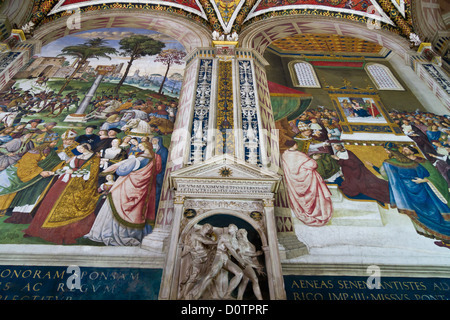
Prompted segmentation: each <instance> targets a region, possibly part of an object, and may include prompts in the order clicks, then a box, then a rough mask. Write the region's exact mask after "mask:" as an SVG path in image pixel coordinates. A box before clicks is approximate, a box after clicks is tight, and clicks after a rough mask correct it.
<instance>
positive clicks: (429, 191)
mask: <svg viewBox="0 0 450 320" xmlns="http://www.w3.org/2000/svg"><path fill="white" fill-rule="evenodd" d="M385 149H386V150H387V152H388V153H389V155H390V158H389V159H387V160H385V161H384V162H383V171H384V175H385V176H386V177H387V179H388V181H389V193H390V205H391V207H393V208H397V210H398V211H399V212H401V213H404V214H406V215H408V216H409V217H410V218H411V219H412V220H413V221H414V223H416V224H417V225H418V226H420V227H421V229H423V230H424V231H426V233H427V235H428V236H431V237H434V238H436V239H439V240H441V244H442V245H445V246H448V247H449V248H450V207H449V204H448V203H447V201H446V199H445V198H444V197H443V196H442V195H440V193H439V191H438V190H437V188H435V187H434V186H433V184H432V183H431V182H430V181H429V180H428V179H427V177H428V176H429V175H430V173H429V172H428V171H427V170H426V169H425V168H424V167H423V166H422V165H421V164H419V163H417V162H415V161H412V160H409V159H408V158H406V157H404V156H403V155H401V154H400V152H399V151H398V148H397V146H396V145H394V144H392V143H387V144H386V145H385ZM436 244H438V243H436Z"/></svg>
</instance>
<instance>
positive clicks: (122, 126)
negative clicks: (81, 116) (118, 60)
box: [0, 89, 177, 246]
mask: <svg viewBox="0 0 450 320" xmlns="http://www.w3.org/2000/svg"><path fill="white" fill-rule="evenodd" d="M70 97H71V96H70V95H69V96H68V97H66V98H67V99H68V102H67V103H68V105H67V106H64V108H74V107H75V108H76V104H77V103H78V101H77V100H76V99H69V98H70ZM155 101H156V103H155ZM65 102H66V101H65V98H64V97H63V98H62V99H61V97H55V100H54V101H51V98H50V100H45V98H44V95H43V94H42V93H36V94H33V93H30V92H22V91H20V90H15V89H11V90H9V91H7V92H4V93H3V94H2V95H1V96H0V105H1V106H2V108H3V112H2V113H1V116H0V117H2V119H0V121H1V129H0V213H1V215H2V216H4V217H5V216H6V217H5V219H4V223H14V224H24V225H28V227H27V228H26V229H24V230H23V232H24V237H38V238H41V239H44V240H46V241H49V242H51V243H56V244H75V243H77V242H79V239H89V240H91V241H95V242H97V243H100V244H104V245H123V246H132V245H139V244H140V243H141V241H142V239H143V237H145V236H146V235H147V234H149V233H151V231H152V227H153V226H154V223H155V218H156V212H157V208H158V206H159V198H160V193H161V188H162V183H163V180H164V173H165V165H166V161H167V156H168V149H167V148H166V146H164V144H163V138H164V136H166V135H170V133H171V132H172V129H173V124H174V121H175V115H176V107H177V102H176V101H175V100H174V99H171V100H167V101H164V102H162V100H161V101H158V100H157V99H152V98H149V99H147V100H139V99H136V98H131V97H127V98H125V99H123V100H122V98H120V97H118V96H109V95H100V96H98V97H97V98H96V99H94V100H93V101H92V110H91V111H90V113H89V114H88V119H90V121H89V122H87V123H86V124H85V125H84V126H83V127H80V125H78V126H77V127H76V128H73V127H70V126H69V125H68V123H64V122H62V121H61V122H57V121H52V120H51V119H52V118H51V112H52V111H53V109H52V108H53V107H55V108H58V109H60V108H61V105H63V104H64V103H65ZM45 110H49V112H50V114H45ZM55 110H56V109H55ZM36 116H39V118H37V117H36ZM49 116H50V117H49ZM24 119H29V120H24ZM48 119H50V120H48ZM90 123H93V124H92V125H91V124H90ZM94 123H95V124H94ZM72 126H73V125H72ZM57 129H58V130H57ZM58 131H59V133H58ZM61 132H62V133H61Z"/></svg>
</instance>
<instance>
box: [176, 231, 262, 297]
mask: <svg viewBox="0 0 450 320" xmlns="http://www.w3.org/2000/svg"><path fill="white" fill-rule="evenodd" d="M182 246H183V249H182V254H181V260H182V261H181V271H180V275H181V277H180V281H179V290H178V293H179V295H178V298H179V299H182V300H183V299H188V300H192V299H208V300H216V299H221V300H223V299H226V300H234V299H237V300H243V298H244V293H245V289H246V287H247V286H248V285H249V283H251V285H252V289H253V293H254V295H255V297H256V298H257V299H258V300H262V299H263V297H262V293H261V288H260V283H259V278H258V275H260V276H263V275H265V273H264V269H265V268H264V265H263V264H262V263H260V261H259V257H261V256H263V252H262V251H257V250H256V248H255V246H254V245H253V244H252V243H251V242H250V241H249V240H248V238H247V231H246V230H245V229H242V228H241V229H238V227H237V226H236V225H234V224H230V225H229V226H228V227H224V228H218V227H214V226H212V225H211V224H208V223H206V224H203V225H199V224H196V225H195V226H194V227H193V228H192V230H191V231H190V232H189V233H188V234H187V235H186V237H185V239H184V241H183V244H182ZM235 289H237V296H236V297H234V296H233V295H232V292H233V291H234V290H235Z"/></svg>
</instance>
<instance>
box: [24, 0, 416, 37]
mask: <svg viewBox="0 0 450 320" xmlns="http://www.w3.org/2000/svg"><path fill="white" fill-rule="evenodd" d="M410 1H411V0H250V1H245V0H139V1H117V0H36V1H34V10H33V15H32V18H31V20H32V21H33V22H34V23H35V24H36V25H40V24H44V23H47V22H50V21H53V20H56V19H58V18H60V17H65V16H68V15H70V14H72V13H73V12H74V10H80V11H81V12H88V11H94V10H108V9H141V10H146V9H147V10H161V11H166V12H171V13H176V14H180V15H183V16H185V17H188V18H190V19H193V20H194V21H197V22H199V23H202V24H204V25H206V26H208V27H209V28H210V29H211V30H215V31H218V32H220V33H225V34H229V33H232V32H234V31H236V32H238V33H239V31H240V30H242V29H243V28H245V26H247V25H248V24H250V23H252V22H255V21H258V20H264V19H268V18H271V17H276V16H286V15H318V16H325V17H337V18H343V19H349V20H353V21H358V22H363V23H366V24H367V25H368V27H369V28H384V29H387V30H389V31H392V32H395V33H397V34H400V35H403V36H405V37H409V34H410V33H412V32H413V31H412V21H411V10H410V8H411V4H410Z"/></svg>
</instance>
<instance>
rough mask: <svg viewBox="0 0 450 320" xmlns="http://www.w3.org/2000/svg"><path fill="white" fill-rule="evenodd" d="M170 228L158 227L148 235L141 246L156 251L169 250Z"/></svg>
mask: <svg viewBox="0 0 450 320" xmlns="http://www.w3.org/2000/svg"><path fill="white" fill-rule="evenodd" d="M169 236H170V230H167V229H162V228H156V229H154V230H153V232H152V233H151V234H149V235H147V236H146V237H145V238H144V239H143V240H142V243H141V248H142V249H145V250H148V251H152V252H155V253H164V252H166V251H167V245H168V241H169Z"/></svg>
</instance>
